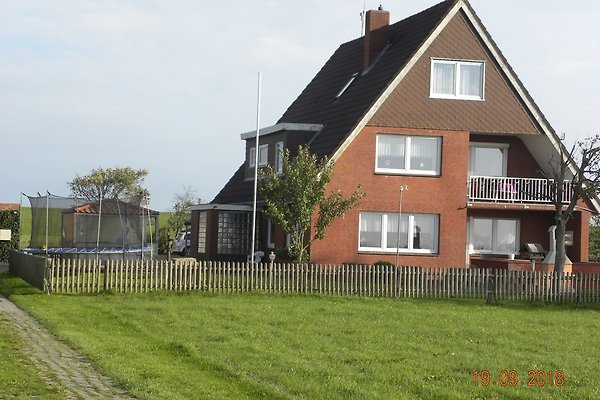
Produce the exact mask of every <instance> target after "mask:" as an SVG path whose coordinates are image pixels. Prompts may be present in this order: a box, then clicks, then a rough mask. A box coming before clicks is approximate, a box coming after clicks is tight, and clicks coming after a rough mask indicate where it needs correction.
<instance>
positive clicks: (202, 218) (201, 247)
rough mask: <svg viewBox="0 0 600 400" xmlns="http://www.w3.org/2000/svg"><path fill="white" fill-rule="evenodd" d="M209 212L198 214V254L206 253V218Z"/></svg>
mask: <svg viewBox="0 0 600 400" xmlns="http://www.w3.org/2000/svg"><path fill="white" fill-rule="evenodd" d="M207 214H208V212H207V211H201V212H200V213H199V214H198V254H204V253H206V216H207Z"/></svg>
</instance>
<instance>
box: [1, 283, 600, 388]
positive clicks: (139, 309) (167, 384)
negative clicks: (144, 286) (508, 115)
mask: <svg viewBox="0 0 600 400" xmlns="http://www.w3.org/2000/svg"><path fill="white" fill-rule="evenodd" d="M0 290H1V291H3V292H4V293H6V294H8V295H9V296H10V298H11V299H12V300H13V301H15V302H16V303H17V304H18V305H19V306H20V307H22V308H24V309H25V310H28V311H29V312H30V313H31V314H33V315H34V316H35V317H36V318H38V319H39V320H41V321H42V322H43V323H44V324H45V325H46V326H48V327H49V328H50V329H51V330H52V331H53V332H55V333H56V334H57V335H58V336H59V337H60V338H63V339H64V340H66V341H67V342H69V343H71V344H72V345H73V346H74V347H76V348H78V349H79V350H80V351H81V352H82V353H84V354H85V355H86V356H87V357H89V359H90V360H91V361H92V362H93V363H94V364H96V365H97V366H98V367H99V368H100V369H101V370H103V371H105V372H106V373H107V374H108V375H110V376H111V377H113V379H115V380H116V381H117V382H119V383H120V384H123V385H124V386H125V387H127V388H128V389H129V390H130V391H131V392H132V393H133V394H134V395H135V396H138V397H139V398H142V399H165V398H168V399H225V398H235V399H238V398H239V399H243V398H245V399H264V398H268V399H302V398H304V399H476V398H479V399H504V398H508V399H531V398H536V399H563V398H570V399H595V398H600V378H599V377H598V374H597V371H598V369H599V368H600V335H598V331H599V329H600V318H599V317H600V315H599V314H598V309H597V308H595V309H594V308H592V309H590V308H576V307H573V306H570V307H568V306H548V305H543V304H542V305H540V304H537V305H531V304H508V305H496V306H487V305H485V304H483V303H481V302H472V301H427V300H393V299H372V298H370V299H360V298H336V297H318V296H273V295H266V294H244V295H210V294H205V293H186V294H176V293H150V294H138V295H100V296H85V295H51V296H48V295H44V294H42V293H40V292H38V291H37V290H33V289H30V288H28V287H27V286H24V285H23V283H22V281H20V280H18V279H16V278H10V277H9V275H7V274H5V275H2V276H0ZM483 370H488V371H490V373H491V374H492V377H491V379H490V385H489V386H487V387H483V386H482V385H481V381H480V383H479V384H477V385H476V384H475V378H474V376H473V373H474V371H483ZM502 370H506V371H510V370H515V371H517V372H518V374H519V376H518V378H519V380H518V382H517V385H516V386H515V387H512V386H510V385H507V386H505V387H502V386H501V385H500V383H501V382H502V383H504V382H506V380H507V379H506V378H507V375H504V373H502ZM529 370H535V371H539V370H543V371H546V373H545V374H544V376H545V375H546V374H547V371H552V374H553V375H555V374H556V371H557V370H561V371H563V372H564V381H562V380H561V381H560V382H558V383H559V384H562V385H561V386H560V387H559V386H556V385H551V384H550V382H549V381H548V380H547V381H545V382H544V385H541V381H535V379H534V383H536V386H533V387H530V386H528V385H527V384H528V382H529V378H530V376H528V374H527V372H528V371H529ZM538 375H540V374H538V373H536V376H538ZM538 378H539V376H538ZM493 382H496V385H494V384H493ZM0 397H2V392H1V389H0Z"/></svg>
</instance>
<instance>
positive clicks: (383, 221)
mask: <svg viewBox="0 0 600 400" xmlns="http://www.w3.org/2000/svg"><path fill="white" fill-rule="evenodd" d="M389 18H390V16H389V13H388V12H387V11H385V10H382V9H379V10H372V11H369V12H368V13H367V15H366V29H365V35H364V36H363V37H361V38H358V39H355V40H352V41H350V42H347V43H344V44H342V45H341V46H340V47H339V48H338V49H337V50H336V51H335V53H334V54H333V55H332V56H331V58H330V59H329V60H328V61H327V62H326V63H325V65H324V66H323V68H322V69H321V70H320V71H319V72H318V73H317V75H316V76H315V77H314V79H313V80H312V81H311V82H310V83H309V84H308V86H307V87H306V88H305V89H304V91H303V92H302V93H301V94H300V95H299V96H298V98H297V99H296V100H295V101H294V102H293V103H292V104H291V105H290V106H289V108H288V109H287V111H286V112H285V113H284V114H283V116H282V117H281V118H280V119H279V121H277V123H276V124H275V125H273V126H270V127H266V128H263V129H261V130H260V136H259V138H260V143H259V146H258V149H256V148H255V140H256V137H255V132H247V133H243V134H242V135H241V138H242V140H245V141H246V159H245V161H244V163H243V164H242V165H241V166H240V167H239V169H238V170H237V171H236V172H235V173H234V174H233V176H232V177H231V179H230V180H229V182H227V183H226V184H225V186H224V187H223V188H222V190H221V191H220V192H219V193H218V194H217V196H216V197H215V198H214V199H213V200H212V202H211V203H210V204H203V205H198V206H195V207H193V208H192V245H191V247H192V248H191V251H192V255H194V256H195V257H196V258H198V259H205V260H245V259H246V256H247V254H249V253H250V248H249V246H250V240H251V239H250V236H251V226H252V224H251V219H252V203H253V185H254V181H253V175H254V168H256V167H258V168H261V167H263V166H265V165H267V164H271V165H274V166H275V167H276V168H278V169H279V168H280V166H281V159H280V150H281V149H283V148H288V149H290V150H291V151H293V150H294V149H296V148H297V146H298V145H301V144H302V145H308V146H309V147H310V150H311V151H312V152H314V153H316V154H317V155H319V156H328V157H330V158H331V159H333V160H334V161H335V166H334V170H333V178H332V180H331V182H330V184H329V188H330V189H331V190H338V189H340V190H342V191H343V192H344V193H346V194H349V193H351V192H352V191H353V190H354V189H355V188H356V186H357V185H359V184H360V185H362V188H363V190H364V191H365V193H366V197H365V198H364V199H363V200H362V201H361V203H360V204H359V205H358V206H357V207H356V208H354V209H352V210H351V211H349V212H347V213H346V214H345V215H344V217H343V218H339V219H338V220H336V221H335V222H334V224H333V225H332V226H331V227H330V228H329V230H328V233H327V235H326V237H325V239H324V240H321V241H316V242H314V243H313V244H312V246H311V249H310V255H311V260H313V261H315V262H319V263H332V264H334V263H335V264H339V263H369V264H371V263H374V262H376V261H379V260H384V261H389V262H392V263H399V264H401V265H416V266H422V267H457V268H464V267H465V266H466V265H469V264H471V262H472V259H474V258H479V257H482V256H486V255H498V256H503V257H506V258H510V257H512V256H513V255H515V254H517V253H519V249H520V247H521V245H522V244H525V243H539V244H541V245H542V246H544V247H545V248H546V249H548V248H549V244H550V243H549V238H548V229H549V228H550V227H551V226H552V225H553V210H554V209H553V206H552V205H550V204H549V203H548V202H547V201H546V200H545V199H544V197H543V196H542V194H543V192H544V191H545V190H547V189H548V183H547V182H546V181H545V180H544V179H541V175H540V171H543V170H545V169H547V168H548V161H549V160H552V159H554V160H556V159H560V154H561V153H560V149H561V146H562V144H561V141H560V139H559V137H558V136H557V134H556V133H555V131H554V130H553V128H552V127H551V126H550V124H549V123H548V121H547V120H546V118H545V117H544V115H543V114H542V112H541V111H540V109H539V108H538V107H537V105H536V104H535V102H534V101H533V99H532V98H531V96H530V95H529V93H528V92H527V90H526V89H525V88H524V87H523V84H522V83H521V82H520V80H519V79H518V77H517V75H516V74H515V72H514V71H513V70H512V68H511V67H510V65H509V64H508V62H507V61H506V59H505V58H504V56H503V55H502V53H501V52H500V50H499V49H498V47H497V45H496V44H495V42H494V41H493V39H492V38H491V36H490V34H489V33H488V32H487V30H486V29H485V27H484V26H483V24H482V22H481V21H480V19H479V18H478V17H477V15H476V14H475V12H474V10H473V9H472V7H471V5H470V4H469V3H468V1H466V0H447V1H443V2H441V3H439V4H437V5H435V6H433V7H431V8H429V9H427V10H424V11H422V12H420V13H418V14H416V15H413V16H411V17H408V18H406V19H404V20H402V21H400V22H397V23H394V24H391V25H390V24H389ZM256 151H258V166H255V165H254V164H255V161H254V160H255V156H256ZM567 186H568V185H567ZM569 193H570V191H569V188H568V187H565V195H568V194H569ZM260 205H261V203H260V201H259V203H258V206H259V211H260ZM599 210H600V208H599V206H598V202H597V199H586V201H581V202H580V205H579V207H578V208H577V210H576V212H575V214H574V217H573V218H572V219H571V221H570V223H569V226H568V227H567V229H568V230H569V231H571V232H572V242H571V245H570V246H569V247H568V248H567V255H568V257H569V258H570V259H571V260H572V261H574V262H582V261H587V257H588V234H589V231H588V230H589V228H588V225H589V220H590V216H591V214H592V213H597V212H598V211H599ZM285 244H286V234H285V232H281V231H280V230H279V229H278V228H277V227H276V226H274V225H273V224H272V223H271V222H270V221H268V219H267V218H265V217H264V216H263V215H262V214H260V213H259V218H258V235H257V247H256V249H255V250H261V251H264V252H265V253H267V254H268V252H270V251H272V250H273V249H277V248H281V247H284V246H285Z"/></svg>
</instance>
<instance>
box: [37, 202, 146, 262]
mask: <svg viewBox="0 0 600 400" xmlns="http://www.w3.org/2000/svg"><path fill="white" fill-rule="evenodd" d="M27 197H28V199H29V203H30V204H31V239H30V243H29V248H33V249H35V248H39V249H46V250H48V249H52V248H54V249H56V248H60V249H63V251H65V252H68V251H67V249H81V252H85V251H86V250H88V251H91V250H93V251H97V250H96V249H114V250H117V249H118V250H121V251H125V250H126V249H130V248H138V249H139V248H143V247H144V245H145V243H146V237H149V238H150V243H151V242H152V233H153V232H151V230H153V229H152V228H153V226H154V227H155V226H156V225H155V223H156V217H157V215H158V213H157V212H156V211H152V210H149V209H147V208H144V207H142V206H141V201H140V200H139V199H134V200H131V199H129V200H128V201H123V200H120V199H103V200H102V201H93V202H90V201H88V200H85V199H81V198H75V197H61V196H56V195H52V194H48V195H47V196H27ZM152 219H154V221H153V222H150V223H148V221H149V220H150V221H152ZM148 227H150V229H149V228H148ZM149 231H150V232H149Z"/></svg>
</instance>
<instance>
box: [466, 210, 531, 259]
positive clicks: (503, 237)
mask: <svg viewBox="0 0 600 400" xmlns="http://www.w3.org/2000/svg"><path fill="white" fill-rule="evenodd" d="M469 236H470V238H469V248H470V251H471V253H484V254H485V253H487V254H490V253H492V254H516V253H517V251H518V249H517V243H518V242H519V220H517V219H498V218H478V217H472V218H471V219H470V231H469Z"/></svg>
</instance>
